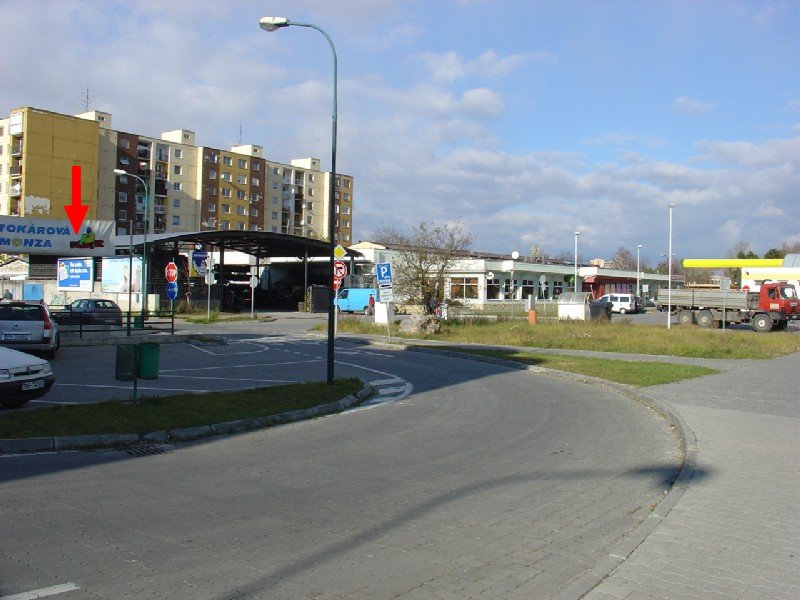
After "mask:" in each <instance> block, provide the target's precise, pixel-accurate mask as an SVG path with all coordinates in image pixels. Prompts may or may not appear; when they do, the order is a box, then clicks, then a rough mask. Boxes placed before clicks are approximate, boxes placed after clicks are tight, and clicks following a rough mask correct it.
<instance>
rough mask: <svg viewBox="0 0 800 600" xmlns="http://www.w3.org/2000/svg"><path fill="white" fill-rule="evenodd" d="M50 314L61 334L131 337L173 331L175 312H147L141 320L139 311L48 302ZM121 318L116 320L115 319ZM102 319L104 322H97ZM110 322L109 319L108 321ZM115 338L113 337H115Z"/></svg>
mask: <svg viewBox="0 0 800 600" xmlns="http://www.w3.org/2000/svg"><path fill="white" fill-rule="evenodd" d="M49 309H50V314H51V316H52V318H53V320H55V322H56V324H57V325H58V330H59V333H61V334H75V333H77V334H78V337H79V338H83V337H84V334H86V335H89V334H102V333H108V334H109V335H111V336H114V334H115V333H125V334H126V336H131V335H133V334H134V333H136V332H147V333H159V332H161V333H169V334H170V335H174V334H175V313H174V311H170V310H160V311H146V312H145V315H144V320H142V314H141V312H139V311H127V312H122V313H121V315H116V314H114V313H108V312H105V311H73V310H71V307H70V306H68V305H67V306H55V305H50V306H49ZM118 318H119V319H121V320H117V319H118ZM102 320H105V321H107V322H105V323H103V322H99V321H102ZM108 321H111V322H108ZM115 337H116V336H115Z"/></svg>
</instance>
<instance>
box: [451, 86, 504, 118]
mask: <svg viewBox="0 0 800 600" xmlns="http://www.w3.org/2000/svg"><path fill="white" fill-rule="evenodd" d="M504 108H505V107H504V104H503V99H502V97H501V96H500V94H498V93H497V92H495V91H492V90H490V89H487V88H480V89H474V90H467V91H466V92H464V94H463V95H462V96H461V105H460V109H461V110H462V111H463V112H464V113H466V114H468V115H473V116H476V117H493V116H496V115H498V114H500V113H501V112H502V111H503V109H504Z"/></svg>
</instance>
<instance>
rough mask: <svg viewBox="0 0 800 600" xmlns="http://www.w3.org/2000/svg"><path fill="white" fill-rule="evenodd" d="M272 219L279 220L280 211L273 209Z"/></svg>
mask: <svg viewBox="0 0 800 600" xmlns="http://www.w3.org/2000/svg"><path fill="white" fill-rule="evenodd" d="M272 220H273V221H277V220H278V211H277V210H273V211H272Z"/></svg>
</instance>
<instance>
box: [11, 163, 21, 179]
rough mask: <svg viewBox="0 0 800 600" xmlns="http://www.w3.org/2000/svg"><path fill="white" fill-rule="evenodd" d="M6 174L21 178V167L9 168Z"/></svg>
mask: <svg viewBox="0 0 800 600" xmlns="http://www.w3.org/2000/svg"><path fill="white" fill-rule="evenodd" d="M8 173H9V175H11V177H22V165H19V166H16V167H11V168H10V169H9V170H8Z"/></svg>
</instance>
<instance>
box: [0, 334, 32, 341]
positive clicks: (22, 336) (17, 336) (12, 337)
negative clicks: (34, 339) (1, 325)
mask: <svg viewBox="0 0 800 600" xmlns="http://www.w3.org/2000/svg"><path fill="white" fill-rule="evenodd" d="M3 339H4V340H8V341H13V340H17V341H19V340H29V339H31V334H30V333H5V334H3Z"/></svg>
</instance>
